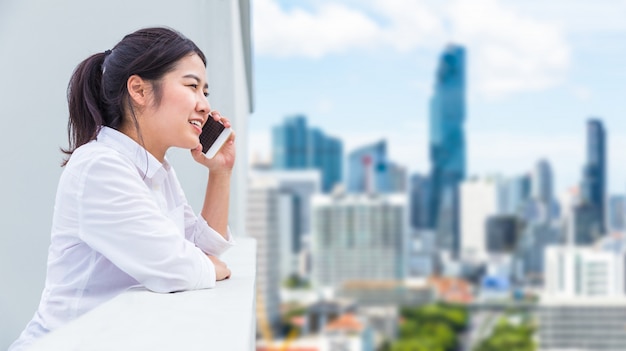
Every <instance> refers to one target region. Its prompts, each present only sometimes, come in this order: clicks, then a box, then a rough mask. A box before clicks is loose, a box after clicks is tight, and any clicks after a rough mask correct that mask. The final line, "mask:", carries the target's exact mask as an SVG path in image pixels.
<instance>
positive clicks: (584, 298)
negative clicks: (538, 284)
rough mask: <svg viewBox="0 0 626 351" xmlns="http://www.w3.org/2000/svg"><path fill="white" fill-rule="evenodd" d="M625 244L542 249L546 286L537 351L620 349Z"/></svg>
mask: <svg viewBox="0 0 626 351" xmlns="http://www.w3.org/2000/svg"><path fill="white" fill-rule="evenodd" d="M624 244H625V242H624V238H623V237H622V236H616V237H609V238H602V239H601V240H600V241H598V242H596V243H594V246H593V247H574V246H571V245H568V246H554V247H549V248H548V249H546V252H545V254H546V262H545V263H546V275H545V276H546V284H545V289H544V293H543V294H542V296H541V300H540V303H539V314H538V315H539V324H538V325H539V333H538V336H539V347H540V349H541V350H555V351H556V350H574V349H575V350H625V349H626V333H625V332H624V325H626V286H625V275H624V273H625V271H626V270H625V263H626V259H625V258H626V255H625V251H624V248H625V245H624Z"/></svg>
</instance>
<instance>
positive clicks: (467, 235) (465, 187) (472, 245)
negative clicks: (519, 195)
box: [459, 177, 502, 261]
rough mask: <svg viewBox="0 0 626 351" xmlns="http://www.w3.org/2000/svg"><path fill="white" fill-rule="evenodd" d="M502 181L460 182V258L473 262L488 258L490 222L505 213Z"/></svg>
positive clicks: (494, 179) (471, 180)
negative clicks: (489, 220) (490, 219)
mask: <svg viewBox="0 0 626 351" xmlns="http://www.w3.org/2000/svg"><path fill="white" fill-rule="evenodd" d="M499 182H500V180H499V178H496V177H491V178H474V179H469V180H466V181H464V182H463V183H461V196H460V200H461V201H460V202H461V206H460V207H461V208H460V216H459V217H460V223H461V256H462V257H464V258H468V259H473V260H479V261H480V260H486V258H487V222H488V219H489V218H490V217H492V216H495V215H498V214H500V213H501V212H502V203H501V199H502V198H501V196H500V194H501V192H500V183H499Z"/></svg>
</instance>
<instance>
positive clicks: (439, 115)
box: [429, 45, 465, 255]
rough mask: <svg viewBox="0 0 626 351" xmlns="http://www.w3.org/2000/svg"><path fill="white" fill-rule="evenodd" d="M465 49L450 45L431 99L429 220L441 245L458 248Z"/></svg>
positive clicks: (447, 247)
mask: <svg viewBox="0 0 626 351" xmlns="http://www.w3.org/2000/svg"><path fill="white" fill-rule="evenodd" d="M464 123H465V49H464V48H463V47H461V46H457V45H448V46H447V47H446V49H445V50H444V52H443V53H442V55H441V57H440V59H439V65H438V67H437V72H436V78H435V89H434V95H433V97H432V99H431V101H430V161H431V174H430V180H431V196H430V203H429V207H430V208H429V211H430V216H429V222H430V223H429V224H430V226H431V227H432V228H433V229H435V230H436V232H437V237H438V243H439V247H440V248H442V249H446V250H450V251H451V252H452V253H453V254H455V255H456V254H457V253H458V249H459V228H458V217H459V216H458V204H459V198H458V192H459V183H460V182H461V181H462V180H463V179H464V178H465V132H464V129H463V124H464Z"/></svg>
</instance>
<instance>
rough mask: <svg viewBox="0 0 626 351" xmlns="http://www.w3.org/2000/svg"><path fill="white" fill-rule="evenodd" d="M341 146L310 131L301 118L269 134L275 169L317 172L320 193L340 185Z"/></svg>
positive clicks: (337, 140) (319, 133) (327, 137)
mask: <svg viewBox="0 0 626 351" xmlns="http://www.w3.org/2000/svg"><path fill="white" fill-rule="evenodd" d="M342 159H343V144H342V142H341V140H339V139H337V138H333V137H329V136H326V135H325V134H324V133H323V132H322V131H321V130H320V129H317V128H309V127H308V126H307V121H306V117H305V116H302V115H297V116H292V117H288V118H286V119H285V121H284V123H283V124H282V125H279V126H275V127H274V129H273V131H272V165H273V168H274V169H318V170H320V172H321V174H322V190H323V191H324V192H328V191H330V190H332V188H333V187H334V186H335V184H337V183H339V182H340V181H341V176H342Z"/></svg>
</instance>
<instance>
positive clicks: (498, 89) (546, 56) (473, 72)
mask: <svg viewBox="0 0 626 351" xmlns="http://www.w3.org/2000/svg"><path fill="white" fill-rule="evenodd" d="M359 6H360V8H358V7H356V5H353V6H352V7H348V6H347V5H344V4H342V3H341V1H334V2H324V3H318V7H316V8H315V10H314V11H310V12H307V11H305V10H302V9H298V8H292V9H291V10H284V9H282V8H281V7H280V6H279V5H278V4H277V3H276V1H275V0H257V1H256V2H255V6H254V16H255V19H254V23H255V29H254V31H255V32H254V35H255V48H256V50H257V54H259V55H264V56H270V57H272V56H273V57H309V58H319V57H323V56H325V55H329V54H336V53H342V52H349V51H352V50H389V49H392V50H395V51H397V52H402V51H408V50H414V49H417V48H425V49H427V50H429V51H431V52H433V53H438V52H440V51H441V50H442V48H443V47H444V45H445V43H446V41H447V39H450V38H452V39H454V40H455V41H457V42H458V43H460V44H462V45H464V46H465V47H467V49H468V64H469V69H468V72H469V75H470V76H469V80H470V81H471V82H472V83H471V85H470V86H469V88H470V89H471V90H472V91H473V90H474V89H475V91H476V92H477V93H479V94H480V95H482V96H486V97H489V98H493V97H501V96H504V95H507V94H511V93H517V92H525V91H541V90H543V89H547V88H550V87H552V86H555V85H557V84H560V83H561V82H562V81H563V80H564V78H565V75H566V74H567V70H568V67H569V62H570V52H569V46H568V43H567V42H566V40H565V35H564V32H563V29H562V28H561V27H559V26H558V25H557V24H555V23H552V22H548V21H539V20H535V19H532V18H530V17H528V16H524V15H522V14H520V13H518V12H516V11H514V9H513V8H512V7H510V6H509V7H507V5H505V4H503V3H502V2H501V1H498V0H455V1H453V2H450V3H449V5H448V6H440V4H437V3H433V2H428V1H425V0H370V1H365V2H363V3H362V4H361V3H359ZM368 11H369V12H368ZM370 13H375V14H376V15H375V17H376V18H374V16H372V15H370ZM446 38H447V39H446Z"/></svg>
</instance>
